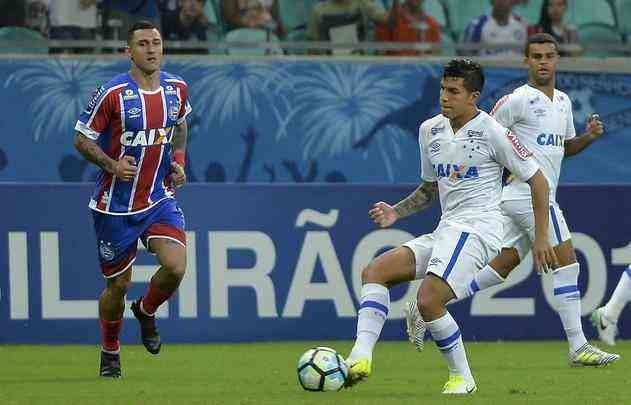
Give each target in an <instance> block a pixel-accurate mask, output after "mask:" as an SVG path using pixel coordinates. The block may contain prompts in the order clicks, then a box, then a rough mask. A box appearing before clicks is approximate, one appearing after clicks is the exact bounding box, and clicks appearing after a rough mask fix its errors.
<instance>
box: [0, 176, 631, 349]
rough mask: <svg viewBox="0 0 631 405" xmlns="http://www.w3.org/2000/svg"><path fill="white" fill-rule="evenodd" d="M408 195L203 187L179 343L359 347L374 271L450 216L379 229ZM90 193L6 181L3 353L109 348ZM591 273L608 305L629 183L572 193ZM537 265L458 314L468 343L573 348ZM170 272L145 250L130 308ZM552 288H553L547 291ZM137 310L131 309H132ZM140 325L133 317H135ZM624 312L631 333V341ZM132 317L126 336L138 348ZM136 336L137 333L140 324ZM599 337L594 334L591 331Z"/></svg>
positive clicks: (574, 226)
mask: <svg viewBox="0 0 631 405" xmlns="http://www.w3.org/2000/svg"><path fill="white" fill-rule="evenodd" d="M413 189H414V185H413V184H408V185H325V184H324V185H323V184H319V185H316V184H311V185H256V184H214V185H202V184H189V185H187V186H186V187H185V188H183V189H182V190H181V191H180V192H179V194H178V201H179V204H180V206H181V207H182V209H183V211H184V213H185V216H186V222H187V226H186V230H187V233H188V246H187V249H188V268H187V276H186V277H185V279H184V281H183V282H182V285H181V287H180V290H179V292H178V294H177V295H176V296H174V297H172V299H171V300H170V301H169V302H168V305H164V306H163V307H161V309H160V312H159V317H160V318H161V319H160V320H159V324H160V329H161V331H162V334H163V336H164V338H165V340H166V341H169V342H243V341H269V340H295V339H297V340H300V339H316V340H317V339H351V338H352V337H353V336H354V333H355V319H356V311H357V304H358V301H357V299H358V296H359V292H360V288H361V281H360V275H361V271H362V269H363V268H364V267H365V266H366V264H367V263H368V262H369V261H370V260H371V259H372V258H373V257H374V256H375V255H377V254H379V253H381V252H383V251H385V250H386V249H388V248H390V247H392V246H396V245H398V244H400V243H402V242H404V241H406V240H408V239H410V238H413V237H415V236H416V235H419V234H423V233H427V232H431V231H432V230H433V229H434V227H435V225H436V224H437V222H438V218H439V213H440V210H439V207H438V205H436V206H434V207H432V208H431V209H430V210H429V211H427V212H424V213H422V214H419V215H416V216H413V217H410V218H407V219H405V220H402V221H400V222H399V223H397V224H395V225H396V226H395V227H393V228H391V229H378V228H376V227H375V226H374V225H373V224H372V222H371V221H370V219H369V218H368V215H367V212H368V210H369V209H370V207H371V206H372V204H373V203H375V202H377V201H387V202H391V203H394V202H397V201H399V200H400V199H401V198H403V197H405V196H406V195H407V194H408V193H409V192H411V191H412V190H413ZM90 192H91V185H89V184H85V183H84V184H61V183H60V184H47V185H34V184H2V185H0V193H1V194H2V198H1V199H0V212H2V221H0V331H1V332H0V343H96V342H98V339H99V335H98V333H99V328H98V322H97V297H98V295H99V294H100V291H101V289H102V288H103V286H104V281H103V278H102V277H101V275H100V271H99V268H98V261H97V244H96V240H95V237H94V234H93V230H92V219H91V215H90V212H89V209H88V208H87V199H88V196H89V194H90ZM558 200H559V203H560V204H561V207H563V209H564V212H565V215H566V218H567V221H568V223H569V224H570V228H571V230H572V231H573V242H574V245H575V247H576V249H577V253H578V254H577V255H578V258H579V262H580V263H581V275H580V277H579V287H580V290H581V292H582V294H583V301H582V310H583V313H584V314H588V313H589V312H590V311H591V310H593V309H594V308H596V307H597V306H599V305H600V304H601V303H602V302H603V300H605V299H607V298H608V297H609V295H610V293H611V291H612V290H613V288H614V287H615V285H616V283H617V281H618V279H619V277H620V275H621V274H622V272H623V270H624V268H625V267H626V265H627V264H629V263H631V243H630V242H631V232H629V230H630V229H631V216H630V215H628V214H627V213H626V211H627V208H628V204H629V201H631V187H629V186H614V185H610V186H565V187H561V189H560V190H559V193H558ZM531 263H532V262H531V261H530V260H529V259H527V260H526V261H525V263H524V264H523V265H522V266H520V267H519V269H518V270H516V271H515V272H514V273H513V274H512V275H511V276H510V278H509V280H508V281H507V282H506V283H505V284H503V285H501V286H498V287H494V289H492V290H488V291H486V292H483V293H479V294H478V295H476V296H475V297H474V298H473V299H472V300H467V301H464V302H461V303H457V304H455V305H453V306H451V308H450V311H451V312H452V313H453V315H454V317H455V318H456V320H457V321H458V322H459V323H460V326H461V329H462V332H463V335H464V336H465V338H466V339H477V340H496V339H507V340H511V339H517V340H521V339H529V340H530V339H533V340H537V339H561V338H563V329H562V327H561V325H560V322H559V320H558V316H557V315H556V313H555V312H554V311H553V309H552V307H551V302H552V301H551V297H552V294H551V283H550V279H549V276H539V275H537V274H535V273H534V272H533V271H532V265H531ZM156 269H157V267H156V262H155V260H154V258H153V257H152V256H150V255H149V254H147V253H146V252H145V251H141V252H140V253H139V257H138V260H137V261H136V263H135V265H134V271H133V274H134V275H133V278H132V280H133V282H134V283H133V286H132V288H131V290H130V291H129V294H128V300H133V299H135V298H136V297H138V296H139V295H141V294H143V293H144V291H145V289H146V287H147V282H148V280H149V278H150V277H151V275H152V274H153V272H154V271H155V270H156ZM542 287H543V288H542ZM415 292H416V288H415V285H413V286H411V287H408V286H400V287H395V288H394V289H393V290H392V307H391V310H390V315H389V319H390V320H389V321H388V322H387V323H386V326H385V328H384V331H383V337H384V338H385V339H402V338H403V337H404V336H403V334H404V332H403V321H402V307H403V303H404V302H405V300H406V299H407V298H409V297H413V296H414V295H415ZM127 308H129V305H127ZM126 311H127V312H126V317H130V315H131V313H130V312H129V309H127V310H126ZM627 316H628V312H624V313H623V318H622V322H621V325H620V326H621V335H622V337H625V336H626V337H631V322H625V318H626V317H627ZM131 322H135V321H134V320H131V321H127V322H126V325H127V326H125V327H124V331H123V335H122V339H123V341H124V342H137V336H136V334H137V328H136V326H135V325H133V326H132V325H131ZM130 326H131V327H130ZM585 330H586V331H587V333H588V335H589V334H593V330H592V329H591V327H589V326H588V325H587V323H585Z"/></svg>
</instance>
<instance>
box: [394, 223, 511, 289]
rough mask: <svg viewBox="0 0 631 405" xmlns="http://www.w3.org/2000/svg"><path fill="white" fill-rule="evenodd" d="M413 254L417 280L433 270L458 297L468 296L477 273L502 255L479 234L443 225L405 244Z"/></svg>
mask: <svg viewBox="0 0 631 405" xmlns="http://www.w3.org/2000/svg"><path fill="white" fill-rule="evenodd" d="M403 246H405V247H407V248H409V249H410V250H411V251H412V252H413V253H414V258H415V259H416V279H420V278H423V277H424V276H425V274H426V273H432V274H434V275H436V276H438V277H440V278H442V279H443V280H445V282H446V283H447V284H448V285H449V287H451V289H452V291H453V292H454V294H455V295H456V298H463V297H465V296H466V292H467V288H468V287H469V285H470V284H471V282H472V281H473V278H474V276H475V275H476V273H477V272H478V271H479V270H480V269H482V268H483V267H484V266H486V264H487V263H488V262H489V261H490V260H491V259H493V258H494V257H495V256H497V255H498V254H499V249H498V248H497V247H493V246H491V245H490V244H488V243H485V242H484V241H483V240H482V239H481V238H480V237H479V236H478V235H476V234H473V233H469V232H466V231H463V230H462V229H459V228H457V227H455V226H451V225H441V226H439V227H438V228H437V229H436V230H435V231H434V232H432V233H429V234H426V235H422V236H419V237H418V238H416V239H412V240H411V241H408V242H406V243H404V244H403Z"/></svg>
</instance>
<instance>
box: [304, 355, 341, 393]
mask: <svg viewBox="0 0 631 405" xmlns="http://www.w3.org/2000/svg"><path fill="white" fill-rule="evenodd" d="M347 377H348V367H346V363H345V362H344V359H343V358H342V356H340V355H339V354H338V353H337V352H336V351H335V350H333V349H331V348H330V347H314V348H313V349H309V350H307V351H306V352H305V353H304V354H303V355H302V356H300V359H299V360H298V382H300V385H301V386H302V388H304V389H305V390H307V391H338V390H339V389H340V388H342V387H343V386H344V382H346V378H347Z"/></svg>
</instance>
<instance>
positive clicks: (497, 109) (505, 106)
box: [491, 94, 521, 128]
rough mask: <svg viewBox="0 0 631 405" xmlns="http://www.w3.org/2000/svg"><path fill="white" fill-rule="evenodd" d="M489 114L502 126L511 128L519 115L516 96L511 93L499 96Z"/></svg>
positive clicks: (519, 109)
mask: <svg viewBox="0 0 631 405" xmlns="http://www.w3.org/2000/svg"><path fill="white" fill-rule="evenodd" d="M491 116H492V117H493V118H495V120H497V122H499V123H500V124H501V125H502V126H503V127H506V128H511V127H512V126H513V125H514V124H515V123H516V122H517V121H519V118H520V116H521V108H520V105H519V100H518V98H517V97H515V96H514V95H512V94H507V95H505V96H504V97H502V98H500V99H499V100H497V103H495V106H494V107H493V109H492V110H491Z"/></svg>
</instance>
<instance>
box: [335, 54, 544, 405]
mask: <svg viewBox="0 0 631 405" xmlns="http://www.w3.org/2000/svg"><path fill="white" fill-rule="evenodd" d="M483 86H484V75H483V72H482V68H481V66H480V65H479V64H477V63H475V62H472V61H470V60H466V59H465V60H462V59H455V60H453V61H451V62H450V63H449V64H448V65H447V66H446V67H445V70H444V72H443V77H442V80H441V91H440V106H441V114H439V115H437V116H435V117H433V118H430V119H428V120H426V121H425V122H423V123H422V124H421V126H420V129H419V146H420V152H421V178H422V179H423V183H422V184H421V185H420V186H419V187H418V188H417V189H416V190H415V191H414V192H413V193H412V194H410V195H409V196H408V197H406V198H405V199H403V200H402V201H400V202H399V203H397V204H396V205H394V206H391V205H389V204H387V203H385V202H378V203H376V204H375V206H374V208H373V209H372V210H370V213H369V214H370V216H371V217H372V219H373V221H374V222H375V223H376V224H377V225H379V226H380V227H387V226H390V225H392V224H393V223H394V222H396V221H397V220H398V219H399V218H403V217H406V216H408V215H411V214H413V213H415V212H419V211H422V210H424V209H425V208H427V207H429V206H430V205H431V203H432V202H433V201H434V200H435V199H436V198H437V197H439V198H440V205H441V208H442V216H441V219H440V223H439V224H438V227H437V228H436V229H435V230H434V232H432V233H429V234H426V235H422V236H419V237H418V238H416V239H413V240H411V241H408V242H406V243H404V244H403V245H402V246H400V247H397V248H395V249H392V250H390V251H388V252H386V253H384V254H383V255H381V256H379V257H377V258H376V259H374V260H373V261H372V262H371V263H370V264H369V265H368V266H367V267H366V268H365V269H364V270H363V272H362V283H363V285H362V290H361V303H360V308H359V311H358V319H357V337H356V340H355V345H354V346H353V349H352V351H351V353H350V355H349V356H348V359H347V360H346V362H347V364H348V365H349V381H348V385H353V384H354V383H356V382H358V381H360V380H362V379H364V378H366V377H368V376H369V375H370V374H371V370H372V353H373V349H374V347H375V344H376V342H377V339H378V338H379V334H380V333H381V329H382V327H383V324H384V322H385V320H386V316H387V314H388V310H389V306H390V294H389V291H388V289H389V288H390V287H392V286H394V285H396V284H399V283H402V282H406V281H411V280H414V279H419V278H423V277H424V279H423V283H422V284H421V293H422V295H421V296H422V299H421V300H420V301H419V305H418V308H419V309H420V311H421V312H422V313H423V317H424V318H425V319H426V320H427V321H428V322H427V328H428V329H429V330H430V332H431V333H432V336H433V337H434V340H435V342H436V345H437V346H438V349H439V350H440V351H441V353H442V355H443V357H444V359H445V361H446V363H447V365H448V368H449V379H448V381H447V383H446V384H445V386H444V388H443V391H442V392H443V393H444V394H470V393H472V392H475V391H476V390H477V386H476V384H475V381H474V378H473V374H472V373H471V370H470V369H469V363H468V361H467V356H466V353H465V349H464V343H463V341H462V337H461V334H460V329H459V327H458V324H457V323H456V321H455V320H454V318H452V316H451V315H450V314H449V312H448V311H447V310H446V308H445V304H446V303H447V302H449V301H451V300H453V299H459V298H462V297H464V296H465V295H466V294H467V293H468V292H467V291H468V287H469V285H470V284H471V282H472V281H473V279H474V277H475V275H476V274H477V273H478V272H479V270H480V269H482V268H483V267H484V266H485V265H486V264H487V263H488V262H489V260H491V259H492V258H494V257H495V256H496V255H497V254H499V252H500V249H501V244H502V214H501V211H500V201H501V195H502V187H501V177H502V169H503V167H508V168H510V169H511V170H512V171H513V172H514V173H515V174H516V175H517V176H518V177H519V178H520V179H522V180H523V181H525V182H527V184H529V185H530V188H531V190H530V191H529V192H531V194H532V197H531V198H532V201H533V205H534V207H535V208H534V215H535V221H536V236H537V237H536V240H535V242H534V248H533V251H534V257H535V263H536V264H537V265H538V266H539V265H540V266H543V267H546V268H547V267H548V266H553V265H554V264H555V262H556V258H555V256H554V251H553V250H552V246H551V245H550V243H549V242H548V221H549V220H548V216H549V211H548V185H547V183H546V179H545V177H544V175H543V173H542V171H541V170H540V169H539V166H538V165H537V163H536V162H535V160H534V159H533V158H532V157H531V156H530V153H529V152H528V151H527V150H526V149H525V148H524V147H523V146H521V145H520V143H519V140H518V139H517V138H516V137H515V136H514V135H513V134H511V132H510V131H509V130H507V129H506V128H504V127H503V126H501V125H500V124H498V123H497V121H496V120H494V119H493V118H492V117H490V116H489V115H488V114H486V113H485V112H483V111H480V110H478V108H477V107H476V102H477V100H478V98H479V97H480V93H481V91H482V87H483ZM415 311H416V308H415Z"/></svg>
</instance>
